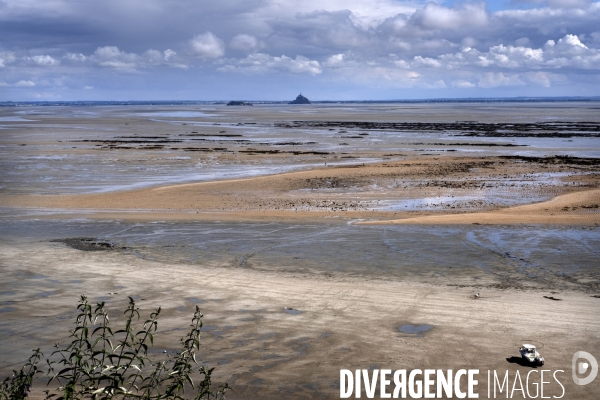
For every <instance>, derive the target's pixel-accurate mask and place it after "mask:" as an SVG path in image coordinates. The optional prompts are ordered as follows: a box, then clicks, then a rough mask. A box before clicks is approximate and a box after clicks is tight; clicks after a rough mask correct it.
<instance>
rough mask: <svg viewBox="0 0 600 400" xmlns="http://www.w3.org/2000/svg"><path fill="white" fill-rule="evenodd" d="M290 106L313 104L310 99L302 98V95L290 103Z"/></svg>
mask: <svg viewBox="0 0 600 400" xmlns="http://www.w3.org/2000/svg"><path fill="white" fill-rule="evenodd" d="M289 104H311V103H310V100H309V99H307V98H306V97H304V96H302V93H300V94H299V95H298V97H296V100H294V101H290V103H289Z"/></svg>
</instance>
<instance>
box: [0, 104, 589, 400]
mask: <svg viewBox="0 0 600 400" xmlns="http://www.w3.org/2000/svg"><path fill="white" fill-rule="evenodd" d="M461 107H462V108H461ZM590 107H592V108H593V104H592V105H589V104H582V105H564V104H557V105H554V106H549V105H526V106H520V105H518V106H513V105H490V106H488V105H481V104H480V105H477V106H473V107H464V106H447V105H438V106H430V105H417V106H414V107H413V106H412V105H411V106H406V105H403V106H397V105H394V106H385V105H379V106H353V107H349V106H339V107H338V106H317V107H299V108H290V107H288V106H281V107H272V108H268V107H258V106H257V107H254V109H252V108H253V107H248V108H244V109H232V108H230V107H223V106H221V107H219V106H214V107H204V108H200V109H199V108H191V107H189V108H187V109H169V108H165V109H163V108H164V107H163V108H160V107H148V108H119V107H116V108H110V107H106V108H82V109H70V108H64V109H58V108H57V109H54V108H47V109H43V108H40V109H32V110H25V111H26V113H21V114H18V115H20V116H21V117H22V118H23V119H25V120H24V121H19V120H10V119H5V120H4V121H2V122H1V125H2V129H0V138H1V139H2V145H3V147H2V148H0V156H1V158H0V161H1V164H0V167H1V168H2V170H3V172H4V174H3V180H2V182H1V183H2V185H1V187H0V218H1V221H2V226H3V228H2V231H1V232H0V233H1V238H2V240H0V267H1V268H0V302H1V303H0V335H1V336H0V339H1V345H0V354H2V363H1V364H0V372H3V373H5V372H7V371H9V370H10V369H11V368H13V367H14V366H16V365H18V363H20V362H22V361H23V360H24V359H26V358H27V356H28V352H29V350H30V349H33V348H37V347H43V348H46V349H49V348H50V347H51V345H52V344H53V343H54V342H56V341H57V340H60V339H61V338H65V333H66V331H67V329H68V327H67V325H68V323H67V321H70V319H71V318H72V316H73V310H74V307H75V303H76V301H77V299H78V296H79V295H80V294H82V293H85V294H87V295H88V296H89V297H90V298H91V299H92V300H94V301H107V302H108V304H109V306H111V308H112V309H113V310H114V311H115V312H116V310H117V309H123V308H124V307H125V305H126V296H129V295H130V296H135V298H136V299H138V300H139V305H140V307H141V308H142V309H143V310H145V311H146V312H150V310H151V309H153V308H155V307H158V306H162V307H163V309H164V313H163V319H162V322H161V325H160V326H161V329H160V331H162V332H163V333H162V334H161V336H160V337H159V335H157V347H159V348H168V349H170V348H172V347H170V346H172V344H173V343H176V341H177V339H178V338H179V337H180V336H181V335H182V332H183V331H181V330H179V328H180V327H184V326H186V325H187V319H188V318H189V317H191V313H192V311H193V307H194V306H195V305H196V304H198V305H199V306H200V307H201V308H202V311H203V313H204V314H205V320H204V321H205V325H206V327H205V329H204V333H203V347H202V349H203V350H202V357H201V359H202V360H203V362H204V363H206V364H207V365H209V366H214V367H216V370H215V374H216V375H215V378H216V380H217V381H218V382H225V381H227V382H229V384H230V385H231V386H232V387H233V388H234V390H235V391H234V392H233V393H232V394H231V396H230V398H238V399H246V398H251V399H254V398H257V399H258V398H261V399H270V398H273V399H275V398H339V370H340V369H342V368H345V369H357V368H360V369H369V368H370V369H373V368H390V369H407V370H410V369H414V368H421V369H423V368H436V369H438V368H440V369H445V368H452V369H454V370H457V369H460V368H479V369H480V373H481V375H480V376H479V380H480V385H479V388H480V390H479V393H480V397H483V398H485V397H486V388H487V375H486V373H487V370H497V371H498V372H499V373H504V371H507V370H508V371H510V373H511V374H513V375H514V373H515V372H516V371H520V373H521V374H526V373H527V372H528V371H530V370H531V367H529V366H527V365H521V364H520V363H518V362H515V359H514V358H511V357H517V356H518V355H519V354H518V346H520V345H521V344H522V343H523V342H524V341H535V342H536V344H537V343H541V344H542V345H543V349H542V350H541V352H542V354H543V355H544V357H545V358H546V366H545V367H547V368H548V369H551V370H552V371H555V370H558V369H561V370H564V371H565V372H564V374H563V375H560V376H561V379H560V381H561V383H562V384H563V385H564V386H565V391H566V396H565V398H578V399H595V398H597V397H598V393H600V381H598V380H597V381H595V382H593V383H592V384H590V385H588V386H577V385H575V384H574V383H573V381H572V379H571V365H570V364H571V357H572V355H573V353H575V352H576V351H578V350H585V351H588V352H590V353H592V354H594V355H598V356H600V334H599V332H600V330H599V329H598V328H600V322H598V321H599V320H598V318H597V316H598V312H599V311H600V299H598V298H597V297H593V296H597V295H600V280H599V277H598V268H597V266H598V261H600V258H599V257H598V252H597V247H596V245H597V241H598V224H599V223H600V191H599V189H598V187H600V180H599V179H600V173H599V172H598V165H599V163H598V158H597V157H598V155H600V146H599V145H598V140H600V139H598V138H597V130H598V124H599V123H600V118H599V117H598V116H597V113H594V111H590V110H592V108H590ZM0 111H1V113H2V115H5V114H6V115H9V114H10V115H17V114H15V111H14V110H10V111H6V110H0ZM17 111H19V112H20V111H21V110H17ZM10 118H13V117H10ZM400 120H402V121H403V122H402V123H401V124H400V122H399V121H400ZM407 120H408V122H407ZM465 120H471V122H460V121H465ZM315 121H316V122H315ZM548 121H550V123H548ZM357 122H360V123H357ZM429 122H431V123H429ZM382 123H386V124H387V125H386V124H383V125H382ZM376 124H380V125H376ZM399 124H400V125H399ZM494 124H496V125H494ZM524 132H525V134H524ZM528 132H529V133H528ZM271 224H273V225H271ZM363 224H372V225H363ZM454 225H455V226H456V228H453V227H452V226H454ZM479 225H481V226H479ZM404 227H406V228H404ZM181 231H182V232H184V234H182V233H181ZM287 232H292V233H287ZM440 232H441V233H440ZM128 233H129V236H127V234H128ZM79 237H89V238H90V241H99V242H105V241H106V242H110V243H112V244H114V245H115V248H113V249H109V250H101V251H83V250H85V245H82V246H83V247H82V248H83V250H82V249H81V248H79V249H78V248H73V247H70V246H69V244H71V245H72V244H73V243H77V241H78V240H79ZM56 239H59V240H62V241H59V242H56V241H52V240H56ZM64 239H69V240H70V241H69V240H67V241H65V240H64ZM75 247H77V246H75ZM530 247H531V248H530ZM477 292H479V293H480V294H481V296H480V297H479V298H474V297H473V295H474V294H475V293H477ZM109 293H118V294H109ZM544 296H546V297H544ZM550 297H554V298H559V299H561V300H560V301H555V300H552V299H550ZM142 299H143V300H142ZM290 309H291V310H290ZM405 324H415V325H424V324H429V325H432V326H433V328H432V329H431V330H430V331H427V332H424V333H423V334H422V337H421V336H419V335H411V334H405V333H402V332H400V331H399V327H400V326H401V325H405ZM547 390H548V391H547V392H545V395H548V394H549V395H556V396H560V393H561V389H560V387H559V386H558V385H556V384H555V385H550V386H548V388H547ZM38 394H39V393H38ZM515 397H518V395H517V396H515Z"/></svg>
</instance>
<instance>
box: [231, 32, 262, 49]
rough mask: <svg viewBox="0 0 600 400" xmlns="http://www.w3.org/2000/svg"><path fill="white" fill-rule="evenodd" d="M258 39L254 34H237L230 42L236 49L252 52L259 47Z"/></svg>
mask: <svg viewBox="0 0 600 400" xmlns="http://www.w3.org/2000/svg"><path fill="white" fill-rule="evenodd" d="M259 45H260V43H259V41H258V39H257V38H256V37H255V36H253V35H247V34H245V33H244V34H239V35H235V36H234V37H233V38H232V39H231V41H230V42H229V47H231V48H232V49H235V50H241V51H247V52H252V51H255V50H256V49H257V48H258V47H259Z"/></svg>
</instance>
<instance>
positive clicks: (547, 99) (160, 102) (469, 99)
mask: <svg viewBox="0 0 600 400" xmlns="http://www.w3.org/2000/svg"><path fill="white" fill-rule="evenodd" d="M229 101H230V100H98V101H96V100H72V101H0V107H34V106H74V107H88V106H157V105H162V106H170V105H177V106H180V105H220V104H222V105H226V104H227V103H228V102H229ZM240 101H243V102H245V103H252V104H285V105H287V104H289V101H288V100H240ZM311 102H312V104H398V103H407V104H415V103H557V102H600V96H589V97H577V96H567V97H464V98H431V99H396V100H311Z"/></svg>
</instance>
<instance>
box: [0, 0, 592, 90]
mask: <svg viewBox="0 0 600 400" xmlns="http://www.w3.org/2000/svg"><path fill="white" fill-rule="evenodd" d="M598 21H600V2H598V1H592V0H507V1H502V0H500V1H498V0H494V1H491V0H490V1H488V2H484V1H463V0H456V1H438V2H431V1H430V2H424V1H418V0H416V1H398V0H329V1H323V0H319V1H317V0H304V1H302V2H297V1H285V0H284V1H281V0H219V1H207V0H178V1H173V0H128V1H122V0H104V1H102V2H97V1H87V0H85V1H84V0H44V1H41V0H0V100H1V101H6V100H13V101H19V100H151V99H165V100H184V99H185V100H231V99H240V100H241V99H243V100H289V99H293V98H294V97H295V96H296V95H297V94H298V93H299V92H302V93H304V94H305V95H306V96H307V97H309V98H311V99H314V100H386V99H415V98H433V97H449V98H451V97H510V96H597V95H600V90H599V89H600V83H599V82H600V24H599V23H598Z"/></svg>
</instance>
